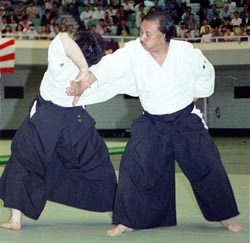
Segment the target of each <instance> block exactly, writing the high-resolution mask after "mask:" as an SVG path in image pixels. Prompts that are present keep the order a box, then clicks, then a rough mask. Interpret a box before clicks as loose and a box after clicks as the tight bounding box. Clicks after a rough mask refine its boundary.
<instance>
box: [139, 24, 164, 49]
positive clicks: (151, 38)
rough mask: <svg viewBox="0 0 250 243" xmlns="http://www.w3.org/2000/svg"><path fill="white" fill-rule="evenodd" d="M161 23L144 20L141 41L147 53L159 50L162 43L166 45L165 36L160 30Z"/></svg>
mask: <svg viewBox="0 0 250 243" xmlns="http://www.w3.org/2000/svg"><path fill="white" fill-rule="evenodd" d="M158 26H159V21H147V20H144V21H143V22H142V24H141V32H140V41H141V44H142V46H143V47H144V49H145V50H146V51H149V52H150V51H153V50H155V49H157V47H158V46H160V44H162V43H166V41H165V36H164V34H163V33H161V32H160V31H159V30H158Z"/></svg>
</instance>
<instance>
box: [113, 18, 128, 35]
mask: <svg viewBox="0 0 250 243" xmlns="http://www.w3.org/2000/svg"><path fill="white" fill-rule="evenodd" d="M116 34H117V35H122V36H128V35H130V30H129V27H128V26H127V25H126V20H125V19H122V20H121V22H120V24H118V25H117V33H116Z"/></svg>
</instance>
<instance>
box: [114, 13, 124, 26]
mask: <svg viewBox="0 0 250 243" xmlns="http://www.w3.org/2000/svg"><path fill="white" fill-rule="evenodd" d="M122 19H123V18H122V15H121V11H117V12H116V14H115V16H113V25H115V26H118V25H119V24H120V23H121V20H122Z"/></svg>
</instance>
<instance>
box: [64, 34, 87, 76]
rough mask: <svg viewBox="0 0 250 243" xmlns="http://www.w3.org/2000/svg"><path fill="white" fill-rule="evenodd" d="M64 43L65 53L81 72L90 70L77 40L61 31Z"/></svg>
mask: <svg viewBox="0 0 250 243" xmlns="http://www.w3.org/2000/svg"><path fill="white" fill-rule="evenodd" d="M59 35H60V38H61V40H62V43H63V47H64V50H65V54H66V56H67V57H69V58H70V59H71V60H72V62H73V63H74V64H75V65H76V66H77V67H78V68H79V69H80V71H81V72H85V73H87V72H88V64H87V61H86V59H85V57H84V55H83V53H82V51H81V49H80V47H79V46H78V45H77V44H76V42H75V41H74V40H73V39H72V38H71V37H70V36H69V35H68V34H67V33H59Z"/></svg>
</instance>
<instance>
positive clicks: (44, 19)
mask: <svg viewBox="0 0 250 243" xmlns="http://www.w3.org/2000/svg"><path fill="white" fill-rule="evenodd" d="M52 18H53V17H52V15H51V11H50V9H46V10H45V14H44V15H43V16H42V19H41V25H46V26H47V28H48V26H49V23H50V20H51V19H52Z"/></svg>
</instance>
